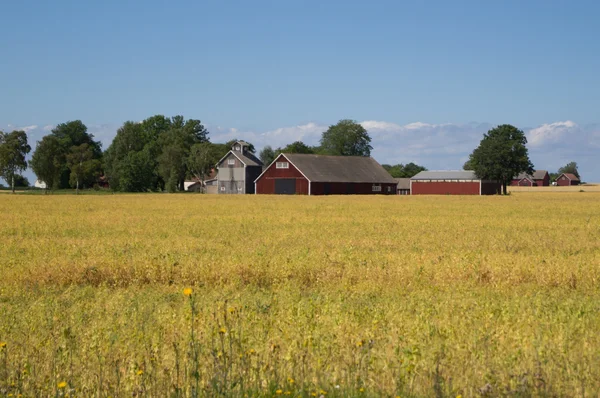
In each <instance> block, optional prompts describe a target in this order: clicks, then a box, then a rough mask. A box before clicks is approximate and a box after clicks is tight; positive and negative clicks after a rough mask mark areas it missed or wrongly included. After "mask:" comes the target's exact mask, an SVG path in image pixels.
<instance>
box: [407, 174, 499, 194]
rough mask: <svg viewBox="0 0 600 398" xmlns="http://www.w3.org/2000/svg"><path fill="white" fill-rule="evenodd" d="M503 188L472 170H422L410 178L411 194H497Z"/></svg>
mask: <svg viewBox="0 0 600 398" xmlns="http://www.w3.org/2000/svg"><path fill="white" fill-rule="evenodd" d="M501 188H502V187H501V184H500V183H499V182H497V181H485V180H484V181H482V180H481V179H479V178H478V177H477V176H476V175H475V172H474V171H470V170H465V171H462V170H461V171H458V170H448V171H422V172H420V173H419V174H417V175H415V176H414V177H412V178H411V179H410V193H411V195H495V194H497V193H498V192H500V190H501Z"/></svg>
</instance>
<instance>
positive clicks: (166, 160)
mask: <svg viewBox="0 0 600 398" xmlns="http://www.w3.org/2000/svg"><path fill="white" fill-rule="evenodd" d="M207 141H208V131H207V130H206V128H204V126H203V125H202V123H201V122H200V120H195V119H189V120H185V119H184V118H183V116H174V117H172V118H170V119H169V118H167V117H165V116H163V115H155V116H152V117H150V118H148V119H146V120H144V121H143V122H141V123H136V122H131V121H129V122H125V123H124V124H123V126H122V127H121V128H120V129H119V130H118V131H117V135H116V136H115V138H114V140H113V142H112V143H111V145H110V147H109V148H108V149H107V151H106V153H105V155H104V169H105V173H106V176H107V177H108V180H109V183H110V186H111V188H112V189H113V190H116V191H123V192H145V191H155V190H162V189H163V188H164V187H165V186H166V188H167V189H168V190H169V191H174V190H177V189H180V190H182V189H183V182H184V181H185V178H186V176H187V175H188V174H190V170H189V165H190V153H191V148H192V147H193V146H194V145H195V144H200V143H203V142H207Z"/></svg>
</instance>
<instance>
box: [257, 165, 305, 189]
mask: <svg viewBox="0 0 600 398" xmlns="http://www.w3.org/2000/svg"><path fill="white" fill-rule="evenodd" d="M278 178H293V179H295V180H296V194H297V195H308V180H307V179H306V178H304V176H303V175H302V173H300V172H299V171H298V170H297V169H296V168H295V167H294V165H292V164H291V163H290V164H289V168H288V169H278V168H277V167H276V165H275V163H273V164H272V165H271V167H269V168H268V169H267V170H266V171H265V173H264V174H263V175H262V176H261V177H260V179H259V180H258V181H256V193H257V194H267V195H274V194H275V180H276V179H278Z"/></svg>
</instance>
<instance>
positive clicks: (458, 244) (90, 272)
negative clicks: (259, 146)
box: [0, 193, 600, 397]
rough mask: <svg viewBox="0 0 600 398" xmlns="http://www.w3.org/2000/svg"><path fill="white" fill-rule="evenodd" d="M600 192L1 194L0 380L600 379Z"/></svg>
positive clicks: (289, 384)
mask: <svg viewBox="0 0 600 398" xmlns="http://www.w3.org/2000/svg"><path fill="white" fill-rule="evenodd" d="M599 199H600V196H598V195H597V194H593V193H590V194H581V193H565V194H563V195H552V194H545V193H540V194H529V193H520V194H518V195H513V196H510V197H484V198H482V197H446V196H444V197H321V198H316V197H315V198H307V197H268V196H243V197H222V196H210V195H158V194H157V195H111V196H84V197H75V196H22V195H21V196H19V195H15V196H12V195H3V196H2V197H1V198H0V214H2V224H0V242H2V244H1V245H0V259H2V265H1V266H0V267H1V269H0V271H1V274H2V278H1V279H0V319H1V322H0V342H5V343H6V346H4V347H2V348H0V390H1V391H0V394H9V393H10V394H13V395H14V396H17V395H18V394H24V395H25V396H34V395H35V396H47V395H60V396H64V395H67V394H69V395H71V396H73V395H75V396H91V395H96V396H131V395H143V396H196V395H201V396H215V395H223V396H244V395H249V396H264V395H284V396H286V395H287V396H311V395H313V394H314V395H315V396H320V395H327V396H328V397H330V396H348V395H357V396H375V395H384V396H396V395H401V396H431V395H437V396H456V395H459V394H461V395H463V396H474V395H481V394H484V395H485V394H486V395H490V396H495V395H520V396H528V395H548V396H556V395H562V396H583V395H598V394H599V393H600V384H599V382H598V380H600V337H599V335H598V333H597V331H598V330H600V311H599V310H600V308H599V307H600V300H599V299H600V293H599V291H598V286H599V280H598V278H599V275H600V272H599V271H600V255H599V253H600V250H599V249H600V247H599V242H600V216H599V214H600V200H599ZM185 287H192V289H193V294H192V296H190V297H191V298H190V297H188V296H184V295H183V293H182V292H183V289H184V288H185ZM192 308H193V311H192ZM192 314H193V316H192ZM0 345H1V344H0ZM62 383H64V384H62ZM325 393H327V394H325Z"/></svg>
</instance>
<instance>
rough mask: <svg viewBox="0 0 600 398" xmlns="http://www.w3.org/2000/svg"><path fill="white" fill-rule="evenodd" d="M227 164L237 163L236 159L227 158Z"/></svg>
mask: <svg viewBox="0 0 600 398" xmlns="http://www.w3.org/2000/svg"><path fill="white" fill-rule="evenodd" d="M227 164H228V165H230V166H231V165H234V164H235V159H228V160H227Z"/></svg>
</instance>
